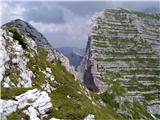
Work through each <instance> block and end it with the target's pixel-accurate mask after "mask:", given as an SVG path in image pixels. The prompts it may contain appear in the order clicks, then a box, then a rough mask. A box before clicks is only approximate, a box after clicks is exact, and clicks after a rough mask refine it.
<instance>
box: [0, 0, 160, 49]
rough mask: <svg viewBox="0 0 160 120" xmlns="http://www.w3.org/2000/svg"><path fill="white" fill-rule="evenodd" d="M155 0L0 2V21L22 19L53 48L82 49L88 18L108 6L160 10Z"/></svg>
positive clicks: (87, 28) (85, 39)
mask: <svg viewBox="0 0 160 120" xmlns="http://www.w3.org/2000/svg"><path fill="white" fill-rule="evenodd" d="M159 6H160V3H159V1H158V0H157V1H153V0H152V1H141V2H136V1H135V2H134V1H132V2H127V1H119V2H116V1H103V2H102V1H101V2H98V1H92V2H91V1H88V2H87V1H81V2H80V1H79V2H76V1H75V2H73V1H70V2H69V1H68V2H65V1H63V2H56V1H51V0H50V1H47V2H46V1H45V2H44V1H31V0H30V1H28V2H27V1H23V2H22V1H21V2H20V1H11V0H10V1H6V0H5V1H2V3H1V6H0V8H1V11H2V12H1V13H2V17H1V22H2V24H4V23H6V22H8V21H11V20H13V19H17V18H19V19H23V20H25V21H27V22H29V23H30V24H32V25H33V26H34V27H36V28H37V29H38V30H39V31H40V32H41V33H43V34H44V35H45V37H46V38H47V39H48V40H49V42H50V43H51V44H52V45H53V47H64V46H69V47H77V48H85V46H86V42H87V36H88V32H89V24H90V18H91V16H93V15H94V14H95V13H96V12H98V11H101V10H104V9H108V8H128V9H131V10H137V11H145V12H160V9H159Z"/></svg>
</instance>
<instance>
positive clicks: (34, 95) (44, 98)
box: [0, 89, 52, 120]
mask: <svg viewBox="0 0 160 120" xmlns="http://www.w3.org/2000/svg"><path fill="white" fill-rule="evenodd" d="M0 105H1V108H0V111H1V114H2V116H5V117H7V116H9V115H10V114H12V113H13V112H16V111H18V110H22V113H23V114H25V115H28V116H29V117H30V120H40V119H42V118H43V115H45V114H46V113H47V112H49V111H50V110H51V109H52V104H51V99H50V97H49V96H48V94H47V92H45V91H39V90H37V89H33V90H28V91H27V92H26V93H23V94H21V95H19V96H16V97H15V98H14V100H0ZM24 108H25V110H23V109H24ZM38 116H40V117H38ZM22 118H23V117H22Z"/></svg>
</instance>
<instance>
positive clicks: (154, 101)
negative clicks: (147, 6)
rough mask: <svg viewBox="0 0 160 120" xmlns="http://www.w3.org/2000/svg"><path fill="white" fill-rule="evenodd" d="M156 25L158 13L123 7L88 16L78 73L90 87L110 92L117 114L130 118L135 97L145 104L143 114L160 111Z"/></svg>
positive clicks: (159, 50)
mask: <svg viewBox="0 0 160 120" xmlns="http://www.w3.org/2000/svg"><path fill="white" fill-rule="evenodd" d="M159 27H160V14H146V13H141V12H135V11H129V10H126V9H113V10H111V9H110V10H104V11H102V12H99V13H97V14H96V15H95V16H94V17H93V18H92V24H91V30H90V34H89V37H88V44H87V47H86V53H85V56H84V59H83V61H82V64H81V66H80V67H79V70H80V72H81V76H80V77H81V79H84V83H85V85H86V86H87V87H88V88H89V89H90V90H92V91H96V92H100V93H104V94H108V96H110V95H111V96H112V98H113V101H115V102H116V103H118V106H119V107H117V108H116V109H117V112H119V113H120V114H123V115H124V114H125V115H127V116H130V117H132V118H134V117H133V116H134V114H133V113H134V112H133V111H134V110H133V109H136V104H135V101H138V102H139V103H140V106H141V105H144V106H146V107H147V108H148V109H147V110H146V111H147V112H146V114H147V113H150V114H154V115H155V116H156V115H157V116H159V115H160V114H159V112H158V111H160V109H159V108H160V99H159V95H158V94H159V93H160V89H159V87H160V36H159V35H160V31H159ZM106 91H107V92H106ZM103 97H104V100H106V99H107V98H106V97H107V95H106V96H103ZM106 102H109V100H106ZM127 105H128V108H127V107H126V106H127ZM134 105H135V108H134ZM124 106H125V107H124ZM131 106H132V108H133V109H132V110H131V108H130V107H131ZM139 108H140V107H139ZM142 114H143V113H142ZM143 115H144V114H143ZM144 116H145V115H144ZM140 118H141V117H140Z"/></svg>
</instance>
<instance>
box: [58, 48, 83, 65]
mask: <svg viewBox="0 0 160 120" xmlns="http://www.w3.org/2000/svg"><path fill="white" fill-rule="evenodd" d="M58 50H59V51H60V52H62V53H63V54H64V55H65V56H66V57H67V58H68V59H69V63H70V65H72V66H74V67H75V68H77V67H78V66H79V65H80V63H81V61H82V59H83V55H84V50H83V49H79V48H74V47H61V48H58Z"/></svg>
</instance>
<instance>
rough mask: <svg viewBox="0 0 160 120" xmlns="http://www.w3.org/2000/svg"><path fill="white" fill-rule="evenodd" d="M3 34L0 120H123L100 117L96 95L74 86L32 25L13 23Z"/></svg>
mask: <svg viewBox="0 0 160 120" xmlns="http://www.w3.org/2000/svg"><path fill="white" fill-rule="evenodd" d="M1 33H2V36H1V37H0V81H1V99H0V116H1V119H2V120H22V119H23V120H44V119H47V120H49V119H51V120H58V119H69V120H77V119H84V118H85V116H87V115H90V114H92V115H91V116H89V117H88V118H89V119H90V118H93V115H94V116H96V118H98V119H111V118H120V117H121V116H119V115H118V114H116V113H115V114H113V115H111V114H109V113H110V110H108V111H106V112H105V111H104V109H106V108H105V106H104V105H101V103H100V102H99V100H97V99H95V98H94V95H95V96H96V94H94V93H92V94H91V93H90V91H88V89H86V88H85V87H84V86H83V84H82V83H80V81H78V80H76V72H75V71H74V68H73V67H71V66H70V64H69V60H68V59H67V58H66V57H65V56H64V55H63V54H62V53H60V52H59V51H57V50H56V49H54V48H52V47H51V45H50V44H49V43H48V41H47V40H46V38H45V37H44V36H43V35H42V34H41V33H39V32H38V31H37V30H36V29H35V28H34V27H33V26H32V25H30V24H29V23H27V22H25V21H22V20H19V19H18V20H14V21H11V22H9V23H6V24H5V25H3V26H2V27H1ZM97 97H98V96H97ZM98 98H99V97H98ZM99 99H100V98H99ZM99 114H101V115H99ZM106 114H107V116H106Z"/></svg>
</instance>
